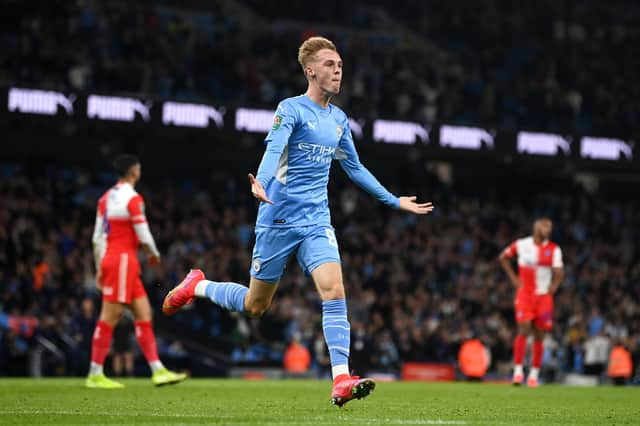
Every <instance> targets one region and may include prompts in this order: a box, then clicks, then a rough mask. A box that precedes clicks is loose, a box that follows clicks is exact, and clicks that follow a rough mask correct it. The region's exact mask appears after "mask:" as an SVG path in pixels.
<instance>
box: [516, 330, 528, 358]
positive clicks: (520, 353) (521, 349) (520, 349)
mask: <svg viewBox="0 0 640 426" xmlns="http://www.w3.org/2000/svg"><path fill="white" fill-rule="evenodd" d="M526 350H527V337H526V336H523V335H521V334H518V335H517V336H516V338H515V339H514V340H513V363H514V364H515V365H522V362H523V361H524V353H525V351H526Z"/></svg>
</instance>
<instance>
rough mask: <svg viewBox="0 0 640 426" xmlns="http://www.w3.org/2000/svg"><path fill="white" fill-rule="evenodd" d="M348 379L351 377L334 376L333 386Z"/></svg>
mask: <svg viewBox="0 0 640 426" xmlns="http://www.w3.org/2000/svg"><path fill="white" fill-rule="evenodd" d="M349 377H351V376H350V375H348V374H340V375H338V376H336V378H335V379H333V384H334V385H335V384H337V383H340V382H341V381H343V380H346V379H348V378H349Z"/></svg>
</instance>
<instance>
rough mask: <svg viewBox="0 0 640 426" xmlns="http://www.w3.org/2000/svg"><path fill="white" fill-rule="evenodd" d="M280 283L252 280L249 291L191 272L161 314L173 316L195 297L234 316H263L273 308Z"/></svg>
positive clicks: (246, 288) (243, 287)
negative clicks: (237, 314) (240, 314)
mask: <svg viewBox="0 0 640 426" xmlns="http://www.w3.org/2000/svg"><path fill="white" fill-rule="evenodd" d="M276 289H277V283H270V282H266V281H262V280H260V279H258V278H255V277H251V282H250V284H249V287H246V286H244V285H242V284H237V283H229V282H217V281H210V280H207V279H206V278H205V276H204V274H203V273H202V271H201V270H199V269H194V270H191V271H190V272H189V273H188V274H187V276H186V277H185V279H184V280H183V281H182V282H181V283H180V284H178V285H177V286H176V287H175V288H174V289H173V290H171V291H170V292H169V293H168V294H167V296H166V297H165V299H164V303H163V305H162V311H163V312H164V313H165V314H166V315H173V314H174V313H176V312H177V311H178V310H179V309H180V308H182V307H183V306H185V305H188V304H190V303H192V302H193V299H194V298H196V297H199V298H203V299H209V300H211V301H212V302H213V303H215V304H216V305H218V306H220V307H222V308H224V309H226V310H228V311H231V312H246V313H247V315H249V316H256V317H259V316H261V315H262V314H263V313H264V311H266V310H267V308H268V307H269V306H270V305H271V300H272V299H273V295H274V294H275V292H276Z"/></svg>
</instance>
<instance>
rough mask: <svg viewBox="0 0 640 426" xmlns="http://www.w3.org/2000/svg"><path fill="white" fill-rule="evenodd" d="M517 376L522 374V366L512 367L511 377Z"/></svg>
mask: <svg viewBox="0 0 640 426" xmlns="http://www.w3.org/2000/svg"><path fill="white" fill-rule="evenodd" d="M518 374H524V372H523V371H522V364H516V365H514V366H513V375H514V376H517V375H518Z"/></svg>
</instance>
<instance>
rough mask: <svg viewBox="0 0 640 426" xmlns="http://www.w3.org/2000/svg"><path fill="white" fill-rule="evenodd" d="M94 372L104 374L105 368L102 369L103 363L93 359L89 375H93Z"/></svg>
mask: <svg viewBox="0 0 640 426" xmlns="http://www.w3.org/2000/svg"><path fill="white" fill-rule="evenodd" d="M94 374H104V370H103V369H102V364H96V363H95V362H93V361H91V365H89V375H90V376H93V375H94Z"/></svg>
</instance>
